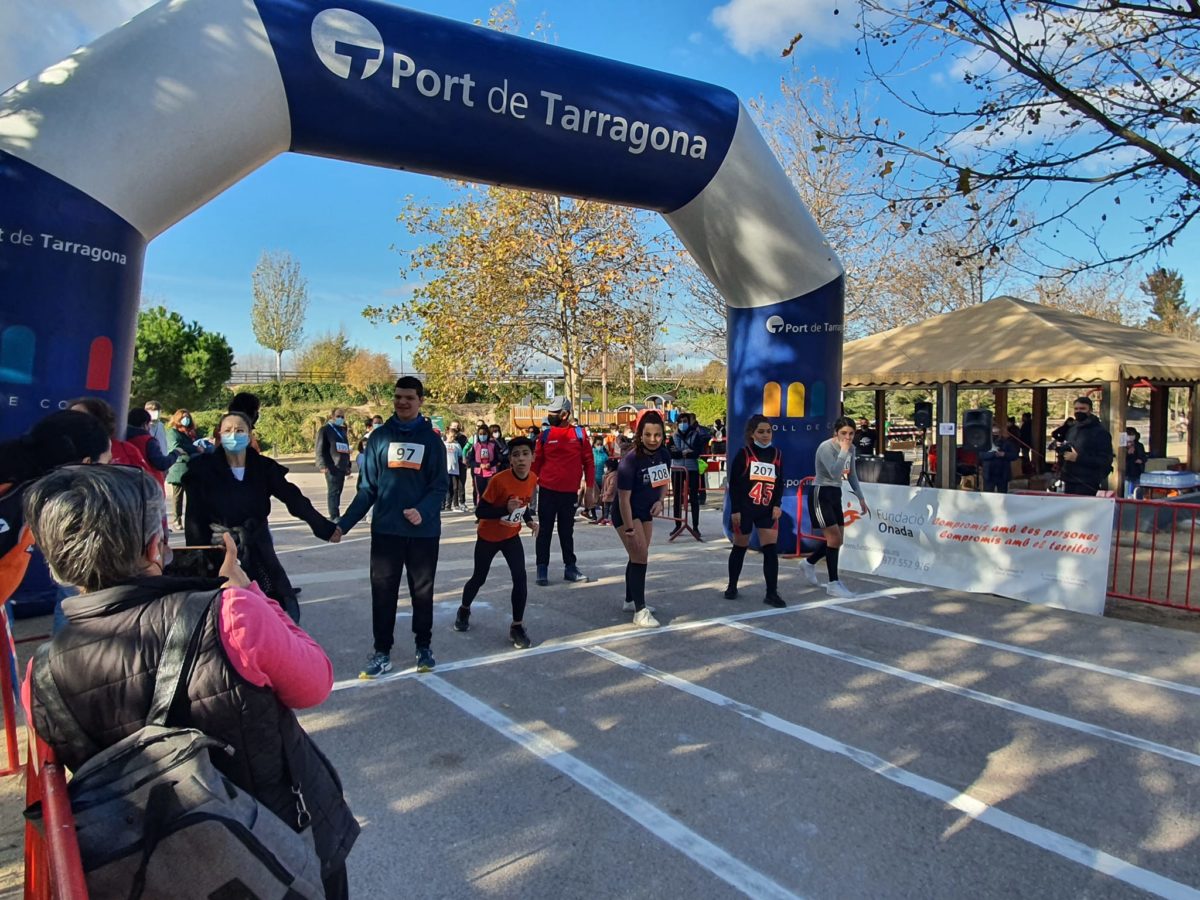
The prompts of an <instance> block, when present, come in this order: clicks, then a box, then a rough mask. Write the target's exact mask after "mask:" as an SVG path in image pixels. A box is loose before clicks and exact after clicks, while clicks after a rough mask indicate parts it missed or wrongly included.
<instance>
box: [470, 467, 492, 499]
mask: <svg viewBox="0 0 1200 900" xmlns="http://www.w3.org/2000/svg"><path fill="white" fill-rule="evenodd" d="M491 480H492V476H491V475H476V474H475V473H474V472H472V473H471V485H472V490H473V491H474V494H473V497H474V499H475V505H476V506H478V505H479V504H480V503H481V502H482V501H483V492H484V491H486V490H487V486H488V482H489V481H491Z"/></svg>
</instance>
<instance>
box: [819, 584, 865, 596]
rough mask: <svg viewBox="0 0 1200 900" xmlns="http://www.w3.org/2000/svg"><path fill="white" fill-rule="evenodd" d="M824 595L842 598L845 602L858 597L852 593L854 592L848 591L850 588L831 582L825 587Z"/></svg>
mask: <svg viewBox="0 0 1200 900" xmlns="http://www.w3.org/2000/svg"><path fill="white" fill-rule="evenodd" d="M825 593H827V594H828V595H829V596H830V597H842V598H844V599H847V600H848V599H850V598H851V597H857V596H858V594H856V593H854V591H852V590H850V588H848V587H846V586H845V585H844V584H842V583H841V582H840V581H831V582H829V584H827V585H825Z"/></svg>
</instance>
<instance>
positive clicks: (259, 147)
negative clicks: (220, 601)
mask: <svg viewBox="0 0 1200 900" xmlns="http://www.w3.org/2000/svg"><path fill="white" fill-rule="evenodd" d="M287 150H292V151H295V152H301V153H308V154H313V155H319V156H329V157H334V158H340V159H347V160H352V161H358V162H363V163H367V164H371V165H379V166H387V167H392V168H404V169H410V170H413V171H418V172H425V173H428V174H432V175H439V176H443V177H450V178H462V179H468V180H474V181H483V182H491V183H496V184H504V185H508V186H511V187H519V188H526V189H531V190H541V191H547V192H552V193H560V194H566V195H570V196H577V197H584V198H588V199H594V200H601V201H607V202H612V203H621V204H626V205H630V206H640V207H643V208H647V209H653V210H656V211H658V212H660V213H662V214H663V215H664V216H665V217H666V218H667V221H668V222H669V223H670V225H671V227H672V228H674V230H675V231H676V232H677V233H678V234H679V236H680V238H681V239H682V240H683V242H684V243H685V245H686V246H687V247H688V249H689V250H690V251H691V252H692V253H693V255H694V256H695V257H696V259H697V261H698V263H699V264H700V266H701V268H702V269H703V270H704V271H705V272H706V273H707V274H708V275H709V276H710V277H711V278H712V279H713V281H714V283H715V284H716V285H717V287H718V288H719V289H720V290H721V292H722V293H723V294H724V295H725V297H726V298H727V300H728V301H729V305H730V357H729V358H730V408H729V414H730V416H729V417H730V422H731V425H732V427H733V428H734V429H738V428H740V422H742V421H744V419H745V417H746V416H748V415H749V414H751V413H753V412H757V411H759V410H760V409H761V408H762V403H763V392H764V389H766V390H767V392H768V398H769V397H770V396H773V395H771V394H770V391H771V388H769V387H766V386H769V385H771V384H775V383H777V384H779V385H780V386H781V390H782V394H783V396H784V397H785V398H786V397H787V396H788V392H789V388H788V386H789V385H803V386H804V388H803V389H804V391H805V398H806V399H805V402H804V404H798V403H795V402H793V403H783V404H781V405H780V409H779V410H778V413H779V414H778V415H777V416H774V417H773V420H774V421H775V422H776V424H777V427H778V428H779V437H780V441H781V445H782V446H783V448H784V454H785V461H786V467H787V475H788V478H789V480H790V481H792V482H795V481H798V480H799V478H800V477H802V475H803V474H806V473H807V472H808V471H809V469H810V468H811V465H812V448H813V447H814V446H815V443H816V441H817V439H818V438H819V437H820V436H821V435H822V434H823V433H824V431H825V427H826V421H827V419H828V417H829V416H830V415H831V414H832V413H833V412H834V411H835V410H836V407H837V397H838V381H839V377H838V376H839V365H840V352H841V333H840V325H841V267H840V265H839V263H838V261H837V259H836V257H835V256H834V254H833V253H832V251H831V250H830V249H829V247H828V246H827V244H826V243H825V241H824V240H823V239H822V238H821V235H820V233H819V231H818V230H817V228H816V227H815V225H814V224H813V222H812V219H811V217H810V216H809V215H808V213H807V212H806V211H805V209H804V207H803V204H802V203H801V201H800V199H799V197H798V196H797V195H796V193H795V190H794V189H793V188H792V186H791V185H790V183H789V182H788V180H787V178H786V177H785V175H784V174H783V172H782V170H781V169H780V167H779V164H778V162H777V161H776V160H775V159H774V157H773V156H772V154H771V152H770V150H769V149H768V148H767V146H766V144H765V142H764V141H763V140H762V137H761V136H760V135H759V134H758V132H757V130H756V129H755V128H754V125H753V123H752V122H751V120H750V118H749V116H748V115H747V113H746V110H745V109H744V107H743V106H742V105H741V104H740V103H739V102H738V100H737V98H736V97H735V96H734V95H733V94H732V93H730V92H729V91H728V90H725V89H723V88H719V87H715V86H713V85H708V84H704V83H701V82H697V81H692V80H690V79H685V78H679V77H676V76H672V75H667V74H664V73H660V72H654V71H651V70H648V69H643V68H640V67H636V66H630V65H625V64H622V63H617V62H613V61H611V60H607V59H602V58H599V57H595V56H589V55H585V54H581V53H575V52H572V51H570V50H565V49H562V48H560V47H554V46H551V45H548V44H544V43H540V42H536V41H530V40H526V39H523V38H518V37H515V36H512V35H506V34H500V33H497V32H494V31H490V30H488V29H485V28H479V27H476V26H472V25H465V24H462V23H458V22H453V21H450V20H447V19H442V18H439V17H436V16H430V15H425V14H421V13H415V12H412V11H410V10H406V9H402V8H399V7H396V6H391V5H389V4H385V3H380V2H370V0H365V2H364V0H164V2H162V3H160V4H158V5H156V6H154V7H151V8H150V9H148V10H146V11H145V12H144V13H142V14H141V15H139V16H137V17H136V18H134V19H133V20H131V21H130V22H129V23H127V24H126V25H124V26H122V27H121V28H119V29H117V30H116V31H114V32H112V33H110V34H108V35H105V36H104V37H102V38H100V39H99V40H97V41H96V42H94V43H93V44H91V45H90V46H88V47H86V48H84V49H82V50H80V51H77V52H76V53H75V54H73V55H72V56H71V57H70V58H69V59H68V60H65V61H64V62H62V63H60V64H58V65H57V66H53V67H51V68H50V69H48V70H47V71H45V72H43V73H42V74H41V75H39V76H37V77H36V78H33V79H30V80H29V81H28V82H24V83H22V84H20V85H17V86H16V87H15V88H13V89H12V90H10V91H8V92H6V93H5V94H4V95H3V96H0V229H3V231H4V236H3V237H2V238H0V354H3V357H4V358H3V359H0V401H2V402H0V410H2V411H3V412H2V413H0V435H8V434H12V433H14V432H18V431H20V430H22V429H23V428H25V427H27V426H28V425H29V424H31V423H32V422H33V421H35V420H36V419H37V418H38V417H40V416H41V415H42V414H44V412H45V411H46V410H48V409H52V408H54V407H55V406H57V405H58V404H59V403H60V402H61V401H62V400H65V399H66V398H68V397H70V396H73V395H75V394H79V393H84V392H88V393H99V394H101V395H104V396H107V397H108V399H110V400H111V401H112V402H113V403H114V405H116V406H117V407H118V409H121V410H123V409H124V407H125V405H126V400H127V397H126V390H127V386H128V383H129V374H130V371H131V368H132V359H133V356H132V354H133V346H132V345H133V337H134V331H135V319H136V316H135V314H136V307H137V302H138V292H139V289H140V280H141V263H142V257H143V253H144V249H145V245H146V243H147V242H148V241H150V240H152V239H153V238H154V237H155V236H156V235H158V234H160V233H161V232H162V231H164V230H165V229H167V228H169V227H170V226H171V225H172V224H174V223H175V222H177V221H178V220H179V219H181V218H183V217H184V216H186V215H187V214H188V213H190V212H191V211H193V210H194V209H196V208H197V207H199V206H201V205H202V204H204V203H205V202H207V201H208V200H209V199H211V198H212V197H214V196H216V195H217V194H218V193H220V192H221V191H223V190H224V189H225V188H226V187H228V186H229V185H231V184H233V183H234V182H236V181H237V180H239V179H240V178H242V177H243V176H245V175H246V174H248V173H249V172H251V171H253V170H254V169H256V168H258V167H259V166H261V165H263V164H264V163H266V162H267V161H268V160H270V159H271V158H273V157H274V156H276V155H278V154H280V153H282V152H285V151H287ZM339 214H340V211H339V210H314V212H313V215H314V217H324V219H325V220H326V221H327V222H328V227H329V228H330V229H335V228H337V227H338V218H339ZM772 317H776V318H772ZM818 321H819V322H820V323H821V325H822V329H823V330H816V329H814V327H813V325H814V323H816V322H818ZM768 322H769V323H770V325H771V327H772V329H774V331H773V332H772V331H768V329H767V323H768ZM780 323H782V325H780ZM777 326H779V327H777ZM10 357H11V358H10ZM798 390H799V389H798V388H793V389H792V390H791V393H792V395H793V396H794V395H796V393H797V391H798ZM822 402H823V407H822ZM122 414H123V413H122ZM735 443H736V442H735ZM785 509H787V515H788V519H787V520H786V522H785V526H786V527H785V537H784V539H783V540H784V543H785V544H786V543H787V542H788V541H789V540H794V538H793V537H791V535H788V534H786V532H787V530H788V528H790V527H792V526H791V525H790V520H791V515H792V510H793V509H794V504H793V505H791V506H785ZM793 533H794V532H793Z"/></svg>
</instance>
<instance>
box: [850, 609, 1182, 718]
mask: <svg viewBox="0 0 1200 900" xmlns="http://www.w3.org/2000/svg"><path fill="white" fill-rule="evenodd" d="M837 612H844V613H846V614H847V615H851V616H860V617H862V618H864V619H874V620H875V621H876V622H883V623H884V624H885V625H900V626H902V627H904V628H912V629H914V630H916V631H924V632H926V633H927V634H936V635H937V636H938V637H946V638H952V639H953V640H956V641H965V642H966V643H968V644H978V645H979V646H980V647H991V648H992V649H993V650H1004V651H1006V652H1008V653H1018V654H1020V655H1021V656H1028V657H1031V658H1033V659H1041V660H1045V661H1046V662H1052V663H1058V664H1059V665H1063V666H1073V667H1075V668H1076V669H1084V670H1086V671H1088V672H1097V673H1099V674H1100V675H1111V676H1113V677H1114V678H1124V679H1126V680H1127V681H1136V682H1138V683H1139V684H1150V685H1153V686H1154V687H1160V688H1166V689H1167V690H1168V691H1178V692H1180V693H1182V694H1192V695H1193V696H1197V697H1200V687H1197V686H1196V685H1194V684H1183V683H1182V682H1178V681H1167V680H1165V679H1162V678H1155V677H1154V676H1153V675H1143V674H1141V673H1140V672H1130V671H1128V670H1127V669H1114V668H1112V667H1110V666H1102V665H1099V664H1098V663H1092V662H1088V661H1087V660H1083V659H1077V658H1075V657H1071V656H1059V655H1058V654H1057V653H1045V652H1043V651H1041V650H1033V649H1031V648H1029V647H1022V646H1021V645H1020V644H1005V643H1003V642H1001V641H992V640H988V639H987V638H981V637H975V636H974V635H971V634H962V633H960V632H957V631H947V630H946V629H944V628H935V627H934V626H932V625H922V624H921V623H919V622H906V621H904V620H903V619H894V618H892V617H891V616H881V615H879V614H878V613H871V612H866V611H865V610H861V609H838V610H837Z"/></svg>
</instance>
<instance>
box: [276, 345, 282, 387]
mask: <svg viewBox="0 0 1200 900" xmlns="http://www.w3.org/2000/svg"><path fill="white" fill-rule="evenodd" d="M275 380H276V381H283V351H282V350H276V351H275Z"/></svg>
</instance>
